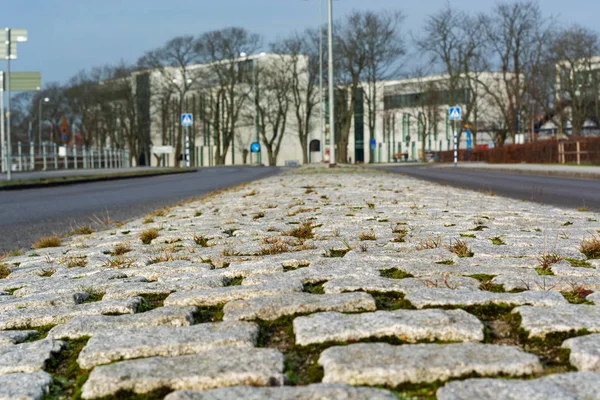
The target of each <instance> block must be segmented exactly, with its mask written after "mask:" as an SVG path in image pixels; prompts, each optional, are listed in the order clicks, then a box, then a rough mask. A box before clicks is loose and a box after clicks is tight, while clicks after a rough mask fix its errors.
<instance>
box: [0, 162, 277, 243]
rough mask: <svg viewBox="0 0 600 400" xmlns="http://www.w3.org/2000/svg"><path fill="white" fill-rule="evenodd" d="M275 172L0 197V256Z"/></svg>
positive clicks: (239, 171)
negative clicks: (55, 235) (43, 239)
mask: <svg viewBox="0 0 600 400" xmlns="http://www.w3.org/2000/svg"><path fill="white" fill-rule="evenodd" d="M279 171H280V170H279V169H278V168H272V167H262V168H261V167H246V168H244V167H221V168H204V169H200V170H199V171H198V172H192V173H186V174H176V175H168V176H155V177H142V178H130V179H125V180H117V181H106V182H91V183H82V184H73V185H68V186H56V187H48V188H40V189H25V190H15V191H4V192H0V254H1V253H2V252H3V251H7V250H10V249H14V248H25V249H27V248H29V247H30V246H31V244H32V243H33V242H34V241H36V240H37V239H39V238H40V237H41V236H48V235H51V234H53V233H58V234H64V233H68V232H70V231H71V229H72V228H74V227H77V226H82V225H93V224H92V220H91V219H92V218H94V216H96V217H97V218H100V219H106V217H107V215H108V216H109V217H110V219H112V220H116V221H119V220H121V221H125V220H128V219H131V218H137V217H141V216H143V215H145V214H147V213H149V212H151V211H153V210H155V209H157V208H160V207H164V206H167V205H171V204H175V203H177V202H179V201H182V200H186V199H189V198H193V197H196V196H201V195H203V194H206V193H209V192H212V191H214V190H217V189H222V188H225V187H230V186H235V185H237V184H240V183H243V182H247V181H252V180H256V179H260V178H263V177H266V176H270V175H274V174H277V173H278V172H279Z"/></svg>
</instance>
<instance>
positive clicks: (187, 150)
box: [173, 79, 192, 168]
mask: <svg viewBox="0 0 600 400" xmlns="http://www.w3.org/2000/svg"><path fill="white" fill-rule="evenodd" d="M173 83H174V84H176V85H178V86H179V89H180V90H179V93H180V95H181V97H180V99H179V109H180V114H181V115H183V112H184V108H183V102H184V98H185V93H186V92H187V89H188V85H190V84H191V83H192V80H191V79H187V80H182V82H181V84H183V85H184V86H183V89H184V90H183V91H181V85H180V84H179V81H178V80H177V79H173ZM180 117H181V116H180ZM181 129H183V127H181ZM178 161H179V160H176V162H178ZM185 166H186V168H189V167H190V127H189V126H186V127H185Z"/></svg>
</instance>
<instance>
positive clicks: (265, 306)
mask: <svg viewBox="0 0 600 400" xmlns="http://www.w3.org/2000/svg"><path fill="white" fill-rule="evenodd" d="M375 309H376V306H375V300H374V299H373V297H372V296H371V295H369V294H367V293H359V292H356V293H341V294H311V293H290V294H283V295H278V296H270V297H259V298H255V299H250V300H238V301H232V302H229V303H227V304H226V305H225V307H224V308H223V312H224V314H223V320H229V321H231V320H253V319H261V320H264V321H273V320H276V319H277V318H280V317H283V316H285V315H294V314H306V313H313V312H317V311H340V312H360V311H374V310H375Z"/></svg>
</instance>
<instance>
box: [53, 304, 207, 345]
mask: <svg viewBox="0 0 600 400" xmlns="http://www.w3.org/2000/svg"><path fill="white" fill-rule="evenodd" d="M196 311H197V308H196V307H159V308H156V309H154V310H151V311H148V312H145V313H139V314H133V315H115V316H112V315H111V316H108V315H92V316H82V317H75V318H73V319H71V320H69V321H67V322H66V323H65V324H63V325H58V326H55V327H54V328H52V329H51V330H50V332H48V336H50V337H53V338H56V339H80V338H83V337H93V336H94V335H95V334H97V333H102V332H105V331H114V330H117V329H136V328H143V327H150V326H189V325H192V324H193V323H194V314H195V313H196Z"/></svg>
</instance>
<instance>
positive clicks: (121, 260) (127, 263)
mask: <svg viewBox="0 0 600 400" xmlns="http://www.w3.org/2000/svg"><path fill="white" fill-rule="evenodd" d="M134 262H135V260H134V259H133V258H129V257H123V256H118V257H115V258H113V259H109V260H106V263H105V264H104V266H105V267H111V268H116V269H123V268H131V267H132V266H133V263H134Z"/></svg>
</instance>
